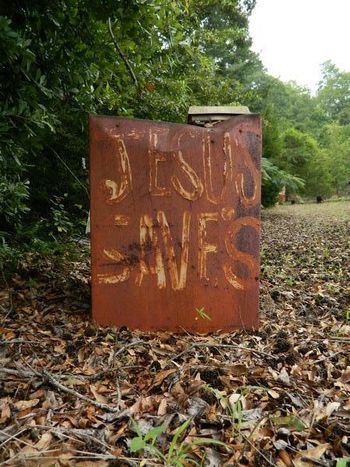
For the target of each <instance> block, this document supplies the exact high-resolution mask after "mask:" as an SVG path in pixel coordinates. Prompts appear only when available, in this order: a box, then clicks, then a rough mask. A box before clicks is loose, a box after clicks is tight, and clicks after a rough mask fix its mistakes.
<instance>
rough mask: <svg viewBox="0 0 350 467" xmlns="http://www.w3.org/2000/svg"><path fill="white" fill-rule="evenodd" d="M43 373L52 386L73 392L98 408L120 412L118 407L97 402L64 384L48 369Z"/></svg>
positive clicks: (69, 392)
mask: <svg viewBox="0 0 350 467" xmlns="http://www.w3.org/2000/svg"><path fill="white" fill-rule="evenodd" d="M43 374H44V375H45V376H46V378H47V379H48V381H49V383H50V384H51V385H52V386H55V387H56V388H57V389H60V390H61V391H63V392H66V393H67V394H72V395H73V396H75V397H77V398H78V399H81V400H83V401H85V402H88V403H89V404H92V405H94V406H95V407H97V408H98V409H101V410H107V411H108V412H113V413H116V412H119V408H118V407H111V406H109V405H107V404H103V403H101V402H97V401H95V400H93V399H90V397H87V396H84V394H80V392H78V391H76V390H75V389H72V388H68V387H67V386H64V385H63V384H62V383H60V382H59V381H57V380H56V379H55V378H54V377H53V376H52V375H51V374H50V373H49V372H48V371H46V370H43Z"/></svg>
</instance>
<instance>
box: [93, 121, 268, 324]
mask: <svg viewBox="0 0 350 467" xmlns="http://www.w3.org/2000/svg"><path fill="white" fill-rule="evenodd" d="M260 158H261V126H260V117H259V116H257V115H241V116H235V117H233V118H231V119H229V120H226V121H224V122H221V123H218V124H217V125H215V126H214V127H212V128H201V127H196V126H192V125H181V124H175V123H162V122H153V121H147V120H134V119H125V118H115V117H91V118H90V186H91V249H92V309H93V317H94V319H95V320H96V321H97V322H98V323H99V324H103V325H107V324H111V325H115V326H124V325H125V326H128V327H130V328H132V329H142V330H156V329H157V330H160V329H164V330H172V331H181V330H183V329H186V330H189V331H196V332H209V331H214V330H215V331H216V330H229V329H232V328H252V327H255V326H257V324H258V297H259V282H258V275H259V237H260V221H259V217H260Z"/></svg>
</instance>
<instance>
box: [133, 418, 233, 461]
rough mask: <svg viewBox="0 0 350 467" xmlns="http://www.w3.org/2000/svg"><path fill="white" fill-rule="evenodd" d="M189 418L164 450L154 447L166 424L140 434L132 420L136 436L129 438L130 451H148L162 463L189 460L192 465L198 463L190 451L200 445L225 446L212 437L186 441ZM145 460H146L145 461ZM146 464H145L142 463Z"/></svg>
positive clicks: (164, 430) (163, 432)
mask: <svg viewBox="0 0 350 467" xmlns="http://www.w3.org/2000/svg"><path fill="white" fill-rule="evenodd" d="M191 421H192V420H191V418H189V419H188V420H186V421H185V422H184V423H182V424H181V425H180V426H179V427H178V428H177V429H176V431H175V433H174V435H173V437H172V439H171V441H170V443H169V446H168V449H167V451H166V452H162V451H161V450H160V449H159V448H157V447H156V445H155V444H156V442H157V439H158V437H159V436H160V435H161V434H165V433H166V426H165V425H160V426H158V427H155V428H153V429H151V430H150V431H148V432H147V433H146V434H144V435H143V434H142V433H141V431H140V429H139V427H138V425H137V423H135V422H134V421H133V425H134V429H135V431H136V433H137V436H136V437H134V438H133V439H132V440H131V443H130V452H132V453H140V452H143V451H148V452H149V453H150V454H152V455H153V456H155V457H156V458H157V459H159V460H160V461H161V462H164V465H167V466H169V467H170V466H174V467H182V466H183V465H184V464H185V463H187V462H190V463H191V464H192V465H199V464H198V463H197V462H196V461H195V460H194V458H192V457H191V452H192V451H193V450H194V449H195V448H196V447H200V446H220V447H225V448H226V447H227V446H226V444H225V443H223V442H221V441H218V440H216V439H212V438H202V437H201V438H197V439H194V440H192V441H186V439H185V438H186V437H185V434H186V431H187V428H188V427H189V425H190V423H191ZM145 462H147V461H145ZM142 465H146V464H142Z"/></svg>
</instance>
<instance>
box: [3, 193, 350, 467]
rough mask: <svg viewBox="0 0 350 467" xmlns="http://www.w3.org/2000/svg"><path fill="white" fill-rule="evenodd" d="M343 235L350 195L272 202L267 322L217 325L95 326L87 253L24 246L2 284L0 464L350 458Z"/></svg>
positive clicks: (347, 256)
mask: <svg viewBox="0 0 350 467" xmlns="http://www.w3.org/2000/svg"><path fill="white" fill-rule="evenodd" d="M349 239H350V202H342V203H325V204H322V205H316V204H313V205H304V206H295V205H294V206H288V207H287V206H286V207H279V208H275V209H273V210H268V211H265V212H264V214H263V238H262V280H261V327H260V329H259V330H256V331H253V332H244V331H237V332H232V333H230V334H228V333H227V334H222V335H219V334H218V335H210V336H193V335H172V334H169V333H157V334H156V333H154V334H146V333H141V332H130V331H129V330H127V329H105V328H99V327H97V326H96V325H95V324H94V323H93V322H92V321H91V320H90V318H89V266H88V264H87V262H86V259H84V257H83V256H82V260H81V261H79V262H78V261H77V262H76V263H74V264H67V265H66V268H65V269H63V270H62V267H59V268H58V267H56V265H55V264H53V262H52V259H51V260H45V259H43V258H37V257H35V255H33V256H32V257H28V258H25V259H23V261H22V263H21V265H20V267H19V270H18V273H17V275H16V276H15V277H13V279H12V280H11V281H10V282H9V284H8V287H7V288H6V289H3V290H0V313H1V328H0V331H1V333H0V465H26V466H27V465H28V466H36V465H47V466H54V465H64V466H71V465H80V466H89V465H96V466H108V465H115V466H117V465H121V466H122V465H147V466H148V465H179V466H181V465H184V466H187V465H188V466H190V465H208V466H225V465H226V466H243V465H249V466H267V465H273V466H275V465H276V466H280V467H284V466H287V467H289V466H295V467H302V466H313V465H316V466H332V465H336V464H337V462H338V464H337V465H342V466H345V465H346V461H344V459H345V458H347V457H350V357H349V355H350V354H349V351H350V316H349V315H350V312H349V310H350V243H349V241H350V240H349ZM82 249H84V247H83V245H82ZM156 427H160V428H159V429H155V428H156ZM337 459H343V461H339V460H338V461H337ZM196 463H197V464H196Z"/></svg>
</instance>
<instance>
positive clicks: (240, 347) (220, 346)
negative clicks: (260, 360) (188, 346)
mask: <svg viewBox="0 0 350 467" xmlns="http://www.w3.org/2000/svg"><path fill="white" fill-rule="evenodd" d="M192 346H193V347H217V348H228V349H230V348H231V349H239V350H245V351H246V352H252V353H256V354H258V355H263V356H264V357H269V358H275V356H274V355H271V354H268V353H266V352H263V351H262V350H256V349H251V348H249V347H243V346H242V345H238V344H206V343H205V342H195V343H194V344H192Z"/></svg>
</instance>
